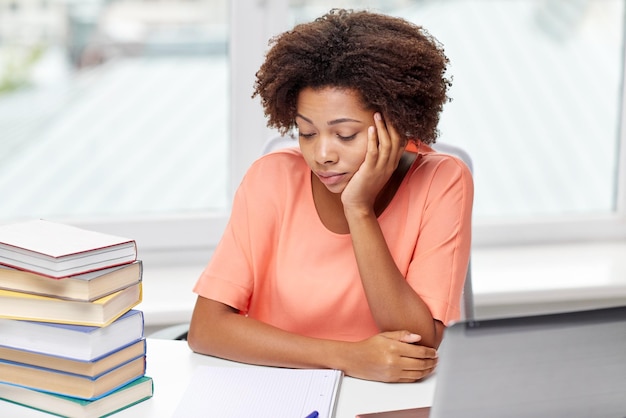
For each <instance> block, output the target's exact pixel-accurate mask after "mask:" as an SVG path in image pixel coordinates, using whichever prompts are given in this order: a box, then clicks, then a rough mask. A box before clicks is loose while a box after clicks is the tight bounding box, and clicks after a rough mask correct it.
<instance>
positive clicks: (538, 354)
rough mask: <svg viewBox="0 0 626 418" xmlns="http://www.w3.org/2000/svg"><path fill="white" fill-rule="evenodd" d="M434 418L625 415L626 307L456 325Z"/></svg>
mask: <svg viewBox="0 0 626 418" xmlns="http://www.w3.org/2000/svg"><path fill="white" fill-rule="evenodd" d="M439 357H440V361H439V366H438V370H437V387H436V389H435V397H434V401H433V407H432V409H431V415H430V416H431V418H451V417H455V418H458V417H462V418H472V417H481V418H485V417H498V418H506V417H568V418H572V417H585V418H587V417H594V418H598V417H616V418H623V417H626V306H625V307H619V308H608V309H599V310H593V311H584V312H571V313H561V314H554V315H542V316H532V317H524V318H507V319H496V320H487V321H473V322H459V323H456V324H453V325H452V326H450V327H448V329H447V330H446V336H445V338H444V343H443V344H442V347H441V349H440V354H439Z"/></svg>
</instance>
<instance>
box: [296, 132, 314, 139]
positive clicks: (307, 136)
mask: <svg viewBox="0 0 626 418" xmlns="http://www.w3.org/2000/svg"><path fill="white" fill-rule="evenodd" d="M298 135H299V136H300V137H301V138H312V137H314V136H315V133H314V132H313V133H308V134H307V133H304V132H298Z"/></svg>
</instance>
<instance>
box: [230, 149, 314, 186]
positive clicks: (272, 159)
mask: <svg viewBox="0 0 626 418" xmlns="http://www.w3.org/2000/svg"><path fill="white" fill-rule="evenodd" d="M308 172H309V171H308V166H307V164H306V162H305V161H304V158H303V157H302V153H301V152H300V150H299V149H298V148H284V149H280V150H276V151H272V152H270V153H268V154H265V155H263V156H261V157H259V158H258V159H257V160H255V161H254V162H253V163H252V165H251V166H250V168H249V169H248V171H247V172H246V175H245V176H244V178H243V181H242V184H241V186H242V187H244V188H245V189H246V190H247V191H249V192H252V193H263V194H268V193H274V192H279V191H280V190H283V189H284V188H289V187H293V185H294V183H295V184H300V183H301V182H302V181H304V179H305V177H306V176H307V175H308Z"/></svg>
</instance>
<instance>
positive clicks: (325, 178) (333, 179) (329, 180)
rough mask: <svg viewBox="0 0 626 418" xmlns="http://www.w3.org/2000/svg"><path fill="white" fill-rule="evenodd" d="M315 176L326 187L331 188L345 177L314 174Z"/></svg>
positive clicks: (337, 174) (343, 174) (339, 174)
mask: <svg viewBox="0 0 626 418" xmlns="http://www.w3.org/2000/svg"><path fill="white" fill-rule="evenodd" d="M315 175H316V176H317V177H318V178H319V179H320V181H321V182H322V183H324V184H325V185H326V186H331V185H333V184H337V183H340V182H341V181H342V180H343V179H344V177H345V176H346V173H315Z"/></svg>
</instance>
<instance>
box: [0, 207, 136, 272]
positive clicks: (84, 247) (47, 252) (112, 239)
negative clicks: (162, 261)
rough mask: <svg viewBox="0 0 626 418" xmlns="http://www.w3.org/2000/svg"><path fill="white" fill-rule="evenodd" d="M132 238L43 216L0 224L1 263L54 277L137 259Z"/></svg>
mask: <svg viewBox="0 0 626 418" xmlns="http://www.w3.org/2000/svg"><path fill="white" fill-rule="evenodd" d="M136 258H137V246H136V243H135V241H134V240H132V239H130V238H124V237H119V236H115V235H110V234H104V233H101V232H96V231H90V230H86V229H82V228H78V227H75V226H71V225H66V224H62V223H56V222H50V221H46V220H43V219H38V220H33V221H27V222H21V223H15V224H6V225H2V226H0V263H1V264H4V265H7V266H10V267H15V268H19V269H23V270H26V271H31V272H35V273H39V274H43V275H46V276H50V277H54V278H62V277H68V276H72V275H76V274H81V273H85V272H88V271H94V270H98V269H101V268H105V267H112V266H115V265H121V264H125V263H129V262H132V261H135V260H136Z"/></svg>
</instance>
